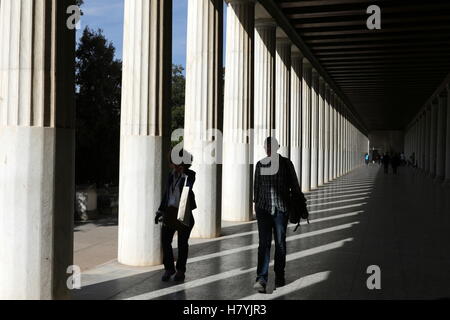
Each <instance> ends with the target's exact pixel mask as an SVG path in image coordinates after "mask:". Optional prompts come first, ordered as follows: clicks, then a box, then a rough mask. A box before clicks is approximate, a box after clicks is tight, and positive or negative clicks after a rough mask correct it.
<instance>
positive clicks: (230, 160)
mask: <svg viewBox="0 0 450 320" xmlns="http://www.w3.org/2000/svg"><path fill="white" fill-rule="evenodd" d="M227 144H228V145H225V144H224V152H223V155H224V161H223V165H222V168H223V173H222V219H223V220H224V221H230V222H249V221H252V220H253V202H252V199H253V188H252V187H253V165H251V164H250V152H249V151H250V145H248V144H238V143H234V142H229V143H227Z"/></svg>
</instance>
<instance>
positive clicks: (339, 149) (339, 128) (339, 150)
mask: <svg viewBox="0 0 450 320" xmlns="http://www.w3.org/2000/svg"><path fill="white" fill-rule="evenodd" d="M336 106H337V172H336V175H337V177H340V176H342V123H343V121H342V105H341V101H340V100H339V99H337V103H336Z"/></svg>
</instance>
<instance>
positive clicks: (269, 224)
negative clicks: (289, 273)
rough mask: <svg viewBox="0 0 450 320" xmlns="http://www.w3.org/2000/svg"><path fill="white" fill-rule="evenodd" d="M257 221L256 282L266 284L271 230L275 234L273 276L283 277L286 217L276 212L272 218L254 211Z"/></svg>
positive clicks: (258, 210)
mask: <svg viewBox="0 0 450 320" xmlns="http://www.w3.org/2000/svg"><path fill="white" fill-rule="evenodd" d="M256 219H257V220H258V232H259V247H258V268H257V271H256V273H257V277H256V281H264V282H266V283H267V281H268V278H269V264H270V247H271V245H272V230H273V232H274V234H275V268H274V269H275V275H276V276H277V277H280V278H283V277H284V269H285V267H286V231H287V226H288V221H289V220H288V219H289V217H288V215H287V213H285V212H281V211H279V210H276V213H275V215H274V216H272V215H271V214H270V212H268V211H266V210H262V209H256Z"/></svg>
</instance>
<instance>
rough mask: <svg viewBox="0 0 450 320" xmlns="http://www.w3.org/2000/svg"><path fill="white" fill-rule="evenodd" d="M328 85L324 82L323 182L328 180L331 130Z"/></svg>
mask: <svg viewBox="0 0 450 320" xmlns="http://www.w3.org/2000/svg"><path fill="white" fill-rule="evenodd" d="M330 115H331V112H330V87H329V86H328V84H325V123H324V126H325V147H324V152H325V159H324V173H323V182H324V183H328V182H330V180H331V178H330V171H331V170H330V150H331V149H330V131H331V121H330Z"/></svg>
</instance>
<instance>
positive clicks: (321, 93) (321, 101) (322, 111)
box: [317, 78, 325, 186]
mask: <svg viewBox="0 0 450 320" xmlns="http://www.w3.org/2000/svg"><path fill="white" fill-rule="evenodd" d="M318 149H319V156H318V165H317V167H318V174H317V184H318V185H319V186H322V185H323V183H324V171H325V82H324V81H323V78H320V79H319V146H318Z"/></svg>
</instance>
